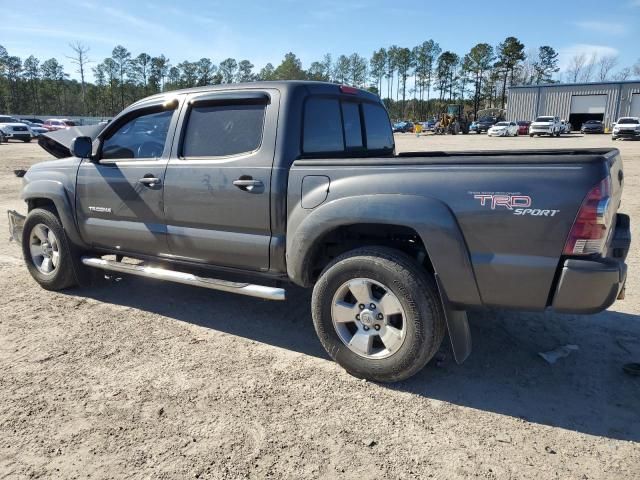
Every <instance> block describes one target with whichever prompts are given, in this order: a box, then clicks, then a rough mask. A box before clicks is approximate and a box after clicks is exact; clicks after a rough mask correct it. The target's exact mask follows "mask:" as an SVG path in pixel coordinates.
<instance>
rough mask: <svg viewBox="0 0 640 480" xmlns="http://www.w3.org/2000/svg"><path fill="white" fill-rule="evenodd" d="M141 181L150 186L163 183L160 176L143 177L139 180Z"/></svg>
mask: <svg viewBox="0 0 640 480" xmlns="http://www.w3.org/2000/svg"><path fill="white" fill-rule="evenodd" d="M138 181H139V182H140V183H142V184H144V185H147V186H149V187H155V186H156V185H160V183H162V181H161V180H160V179H159V178H156V177H142V178H141V179H140V180H138Z"/></svg>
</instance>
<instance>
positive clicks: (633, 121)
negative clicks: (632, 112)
mask: <svg viewBox="0 0 640 480" xmlns="http://www.w3.org/2000/svg"><path fill="white" fill-rule="evenodd" d="M618 123H619V124H622V123H626V124H631V125H638V124H640V120H638V119H637V118H621V119H620V120H618Z"/></svg>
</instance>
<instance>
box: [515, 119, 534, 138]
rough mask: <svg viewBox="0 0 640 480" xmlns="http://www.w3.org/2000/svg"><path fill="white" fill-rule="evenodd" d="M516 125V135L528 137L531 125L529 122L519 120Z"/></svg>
mask: <svg viewBox="0 0 640 480" xmlns="http://www.w3.org/2000/svg"><path fill="white" fill-rule="evenodd" d="M516 123H517V124H518V135H529V125H531V122H527V121H525V120H520V121H519V122H516Z"/></svg>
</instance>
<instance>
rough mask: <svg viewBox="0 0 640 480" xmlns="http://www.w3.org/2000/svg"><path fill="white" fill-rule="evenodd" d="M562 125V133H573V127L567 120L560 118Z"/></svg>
mask: <svg viewBox="0 0 640 480" xmlns="http://www.w3.org/2000/svg"><path fill="white" fill-rule="evenodd" d="M560 125H561V126H562V133H571V131H572V130H573V127H572V126H571V124H570V123H569V122H568V121H566V120H560Z"/></svg>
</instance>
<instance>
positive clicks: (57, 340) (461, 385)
mask: <svg viewBox="0 0 640 480" xmlns="http://www.w3.org/2000/svg"><path fill="white" fill-rule="evenodd" d="M397 143H398V147H399V149H400V150H417V149H425V150H454V149H457V150H477V149H513V148H554V147H562V148H580V147H602V146H604V147H613V146H615V147H617V148H619V149H620V150H621V151H622V154H623V158H624V160H625V169H626V172H625V173H626V176H625V179H626V190H625V193H624V198H623V207H622V208H623V211H625V212H626V213H629V214H631V216H632V227H633V234H634V235H635V237H636V238H638V237H637V236H638V226H639V224H640V222H638V221H637V220H635V221H634V219H637V218H640V215H639V214H640V142H617V143H615V144H613V143H612V142H611V140H610V138H609V136H604V135H602V136H590V137H582V136H579V135H576V136H571V137H564V138H560V139H543V138H534V139H530V138H529V137H520V138H513V139H502V138H486V137H485V136H475V135H469V136H458V137H433V136H424V137H420V138H416V137H415V136H413V135H410V134H404V135H402V134H400V135H398V136H397ZM46 158H47V155H46V154H45V152H44V151H42V150H40V148H39V147H38V146H37V145H36V144H22V143H11V144H8V145H7V144H2V145H0V209H1V210H2V211H5V210H6V209H8V208H16V209H19V210H21V211H24V210H25V208H24V204H23V203H22V202H21V201H20V200H19V199H18V192H19V187H20V180H19V179H18V178H16V177H15V176H14V175H13V170H14V169H15V168H20V167H28V166H29V165H31V164H32V163H34V162H36V161H40V160H45V159H46ZM0 230H1V231H2V235H0V292H2V295H1V298H2V302H1V303H0V478H88V477H91V478H213V479H223V478H229V479H236V478H255V479H262V478H305V479H308V478H376V479H387V478H388V479H398V478H428V477H434V478H443V479H444V478H446V479H453V478H468V477H480V478H500V479H501V478H523V479H524V478H539V479H547V478H562V479H566V478H572V479H573V478H575V479H586V478H588V479H594V478H598V479H600V478H624V479H629V478H640V443H639V442H640V378H637V377H636V378H634V377H629V376H627V375H625V374H624V373H623V372H622V368H621V367H622V364H623V363H625V362H629V361H640V321H639V317H638V314H639V313H640V269H639V265H638V263H639V259H640V257H639V254H638V251H637V250H636V249H635V248H634V249H632V251H631V254H630V258H629V280H628V287H627V299H626V300H624V301H621V302H618V303H616V304H615V305H614V306H613V307H612V308H611V309H610V310H609V311H607V312H605V313H602V314H599V315H595V316H589V317H581V316H571V315H557V314H551V313H536V314H533V313H513V312H502V311H490V312H481V313H475V312H474V313H471V314H470V322H471V329H472V331H473V341H474V351H473V353H472V356H471V357H470V358H469V360H468V361H467V362H466V363H465V364H464V365H462V366H458V365H456V364H455V362H453V360H452V359H451V354H450V351H449V347H448V345H447V344H446V343H445V344H444V345H443V349H442V354H443V355H442V356H443V358H442V360H441V361H440V362H438V363H437V364H436V362H432V363H431V364H430V365H428V366H427V367H426V368H425V369H424V370H423V371H422V372H421V373H420V374H418V375H417V376H416V377H414V378H413V379H411V380H409V381H406V382H403V383H400V384H396V385H393V386H385V385H377V384H373V383H368V382H364V381H360V380H356V379H354V378H352V377H350V376H349V375H347V374H346V373H345V372H344V371H342V369H340V368H339V367H338V366H337V365H336V364H334V363H333V362H331V361H329V360H328V358H327V356H326V355H325V354H324V351H323V350H322V348H321V346H320V344H319V342H318V341H317V340H316V338H315V335H314V332H313V326H312V323H311V318H310V311H309V294H308V292H305V291H301V290H292V291H289V292H288V300H287V301H286V302H283V303H270V302H267V301H262V300H258V299H252V298H245V297H239V296H233V295H230V294H224V293H217V292H212V291H207V290H202V289H198V288H189V287H185V286H180V285H173V284H164V283H158V282H152V281H145V280H143V279H134V278H131V279H124V280H122V281H120V282H117V283H116V282H113V283H110V284H106V285H104V286H100V287H98V288H96V289H92V290H73V291H69V292H66V293H51V292H46V291H44V290H42V289H40V288H39V287H38V286H37V285H36V283H35V282H34V281H33V280H32V279H31V278H30V277H29V275H28V273H27V271H26V268H25V267H24V265H23V263H22V259H21V255H20V251H19V248H18V246H17V245H15V244H10V243H9V242H8V241H7V234H6V232H7V219H6V217H5V216H2V217H1V219H0ZM445 342H447V340H445ZM565 344H576V345H579V347H580V349H579V351H577V352H574V353H572V354H571V355H570V356H569V357H568V358H565V359H562V360H560V361H559V362H558V363H556V364H555V365H548V364H547V363H545V362H544V361H543V360H542V358H540V357H539V356H538V355H537V352H541V351H546V350H549V349H552V348H555V347H557V346H560V345H565Z"/></svg>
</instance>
